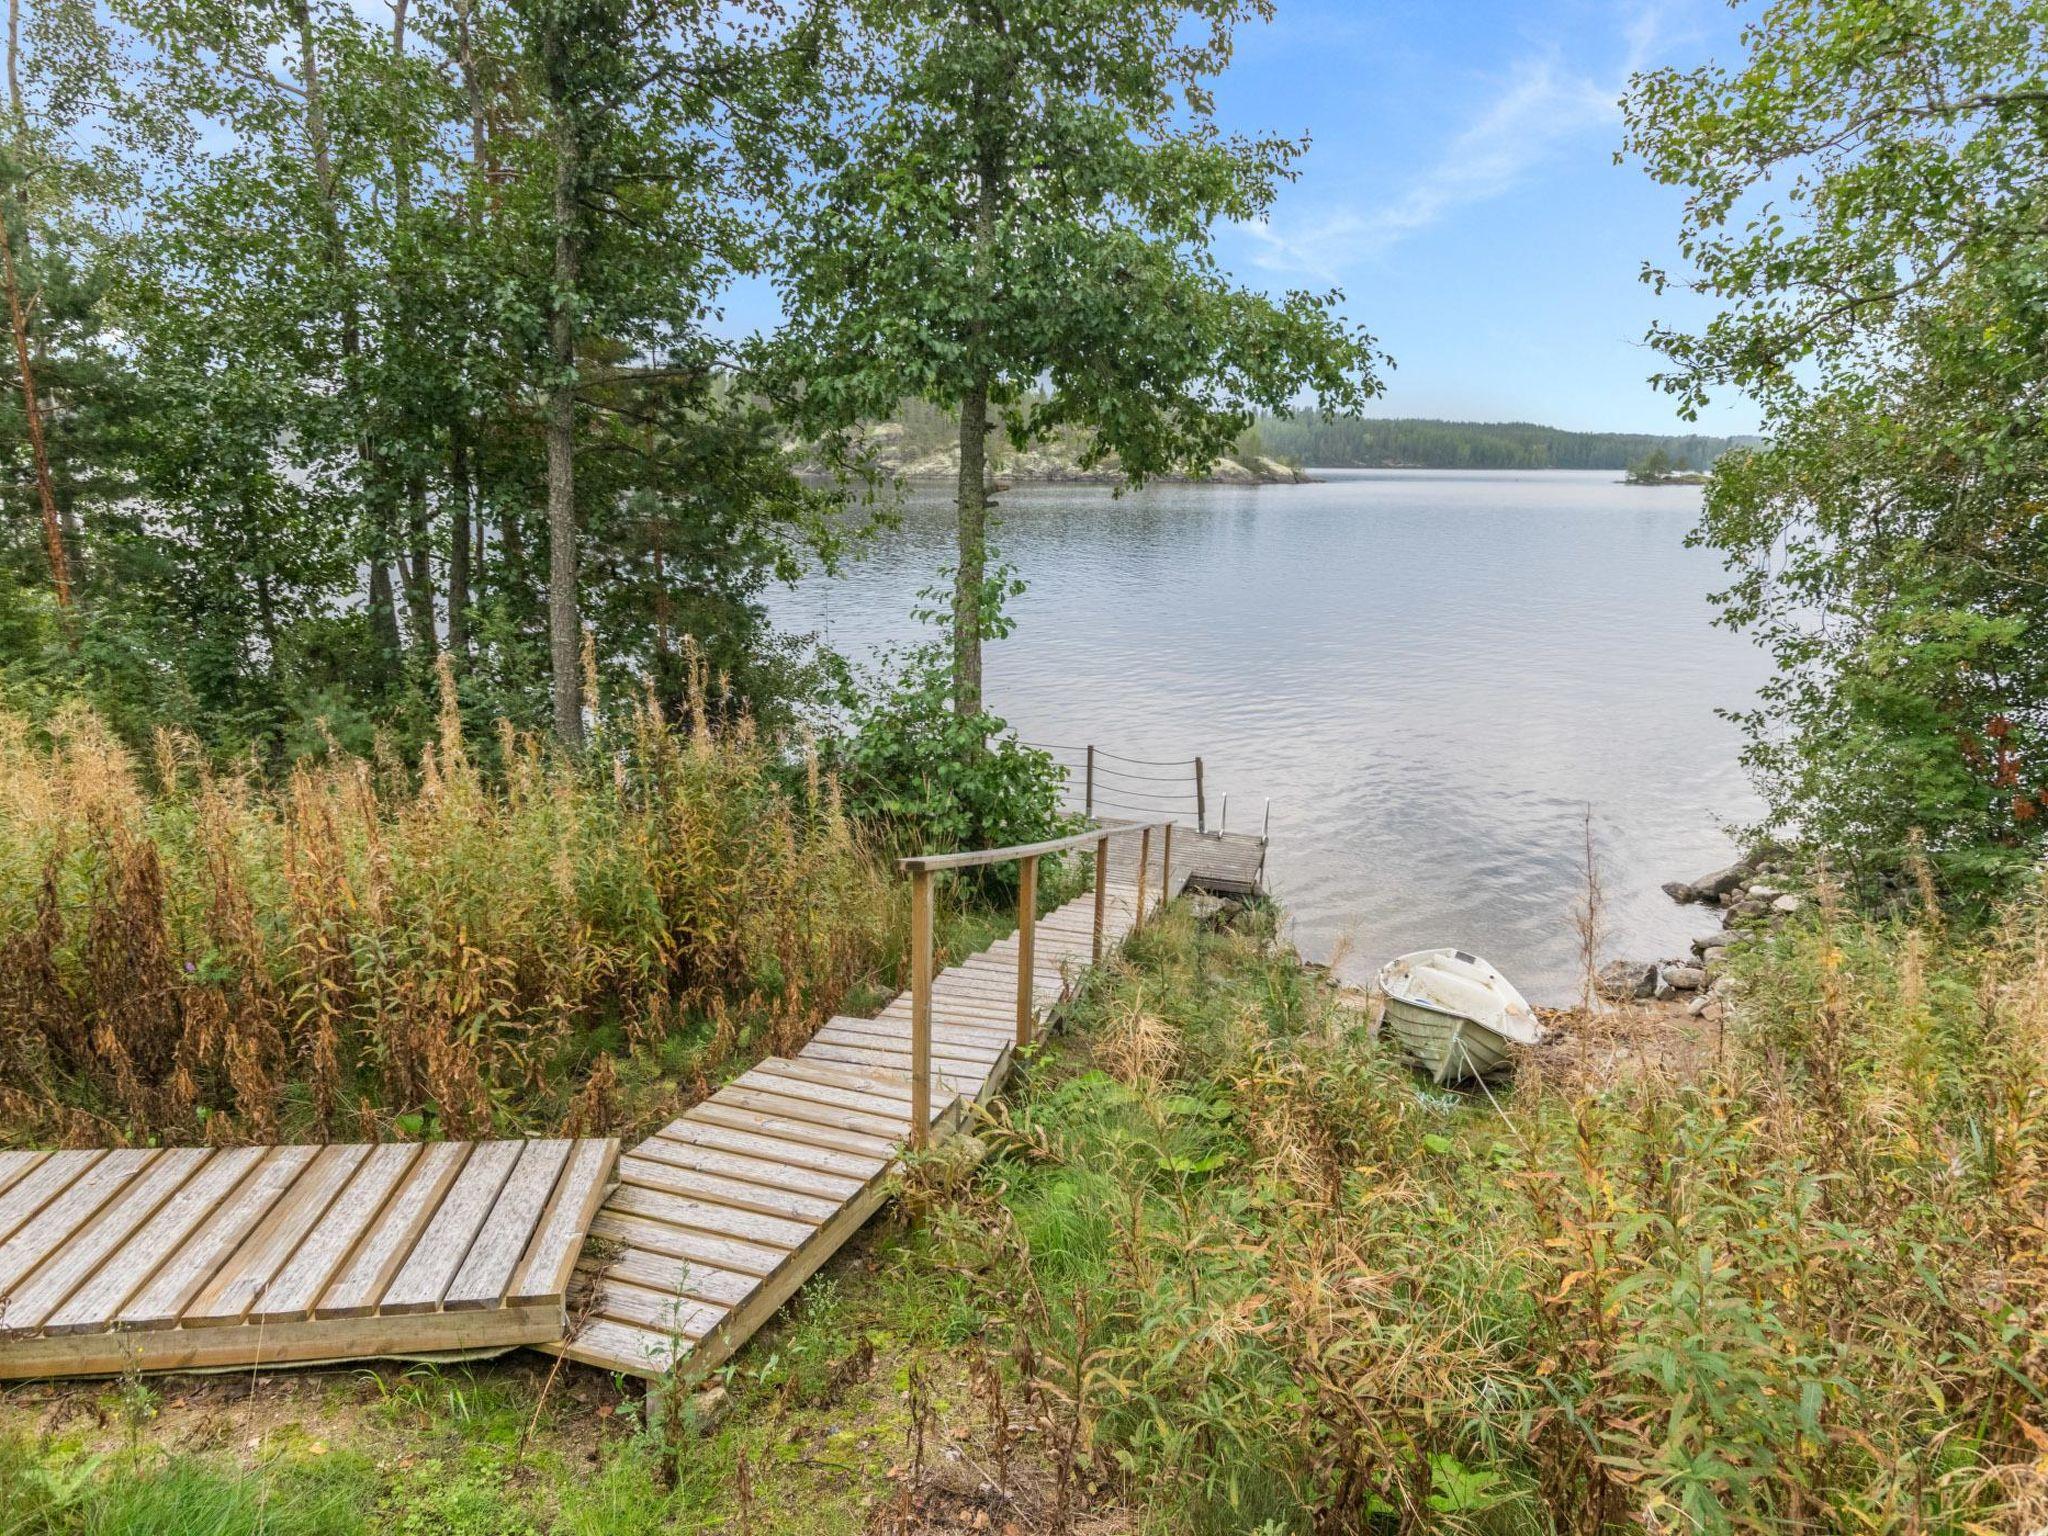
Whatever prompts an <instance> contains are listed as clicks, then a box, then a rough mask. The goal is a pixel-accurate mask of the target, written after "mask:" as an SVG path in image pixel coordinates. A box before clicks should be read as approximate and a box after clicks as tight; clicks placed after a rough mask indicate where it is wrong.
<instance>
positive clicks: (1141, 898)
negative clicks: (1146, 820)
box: [1131, 827, 1152, 928]
mask: <svg viewBox="0 0 2048 1536" xmlns="http://www.w3.org/2000/svg"><path fill="white" fill-rule="evenodd" d="M1151 862H1152V829H1151V828H1150V827H1147V828H1145V830H1144V831H1142V832H1140V833H1139V834H1138V910H1137V913H1136V915H1134V916H1133V917H1132V918H1131V927H1133V928H1137V927H1139V926H1140V925H1142V924H1143V923H1144V921H1145V866H1146V865H1148V864H1150V863H1151Z"/></svg>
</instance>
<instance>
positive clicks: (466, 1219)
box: [377, 1141, 520, 1317]
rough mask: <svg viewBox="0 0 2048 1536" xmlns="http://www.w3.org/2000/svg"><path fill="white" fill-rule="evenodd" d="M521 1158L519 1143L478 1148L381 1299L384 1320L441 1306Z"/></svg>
mask: <svg viewBox="0 0 2048 1536" xmlns="http://www.w3.org/2000/svg"><path fill="white" fill-rule="evenodd" d="M519 1154H520V1143H518V1142H516V1141H486V1142H480V1143H478V1145H477V1149H476V1150H475V1151H474V1152H472V1153H470V1155H469V1161H468V1162H466V1163H464V1164H463V1165H462V1172H461V1173H460V1174H459V1175H457V1177H456V1180H455V1182H454V1184H452V1185H451V1186H450V1187H449V1190H448V1193H447V1195H446V1196H445V1197H443V1199H442V1201H441V1208H440V1209H439V1210H437V1211H435V1212H434V1219H433V1220H432V1221H430V1222H428V1223H427V1226H426V1230H425V1231H423V1232H422V1233H420V1237H419V1241H418V1242H416V1243H414V1244H413V1248H412V1252H411V1253H410V1254H408V1255H407V1256H406V1260H405V1263H404V1264H402V1265H401V1266H400V1267H399V1270H398V1273H397V1275H396V1276H394V1277H393V1278H392V1281H391V1284H390V1286H389V1287H388V1288H387V1289H386V1290H385V1292H384V1294H383V1295H382V1296H381V1297H379V1298H378V1301H377V1313H378V1315H379V1316H380V1317H404V1316H410V1315H411V1314H414V1313H418V1312H432V1311H435V1310H436V1309H437V1308H439V1307H440V1305H441V1297H442V1295H443V1294H444V1293H445V1292H446V1291H447V1289H448V1285H449V1282H451V1281H452V1280H453V1279H454V1278H455V1272H456V1270H458V1269H459V1268H461V1267H462V1261H463V1259H464V1258H466V1257H467V1256H468V1254H469V1245H470V1244H471V1243H472V1242H474V1241H475V1240H476V1235H477V1233H478V1231H479V1230H481V1229H482V1227H483V1224H484V1219H485V1218H486V1217H487V1216H489V1215H490V1214H491V1207H492V1206H493V1205H494V1204H496V1203H497V1199H498V1191H499V1190H501V1189H503V1188H504V1187H505V1180H506V1179H508V1178H509V1177H511V1174H512V1168H513V1165H514V1164H516V1163H517V1162H518V1161H519Z"/></svg>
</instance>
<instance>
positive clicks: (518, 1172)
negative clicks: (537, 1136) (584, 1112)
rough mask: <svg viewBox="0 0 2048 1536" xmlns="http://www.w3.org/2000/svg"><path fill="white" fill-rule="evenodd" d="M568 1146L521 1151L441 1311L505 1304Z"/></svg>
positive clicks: (533, 1144) (536, 1145)
mask: <svg viewBox="0 0 2048 1536" xmlns="http://www.w3.org/2000/svg"><path fill="white" fill-rule="evenodd" d="M570 1145H571V1144H570V1143H569V1142H567V1141H564V1140H560V1139H555V1140H549V1141H529V1142H528V1143H526V1145H525V1146H524V1147H523V1148H521V1149H520V1153H519V1161H518V1163H517V1164H516V1165H515V1166H514V1167H513V1169H512V1173H511V1176H510V1177H509V1178H507V1179H506V1180H505V1187H504V1188H503V1189H501V1190H500V1191H499V1192H498V1199H497V1203H496V1204H494V1205H493V1206H492V1207H491V1213H490V1215H489V1216H487V1217H486V1218H485V1219H484V1225H483V1230H482V1231H480V1232H478V1233H477V1235H476V1241H474V1242H473V1243H471V1244H470V1245H469V1254H468V1256H467V1257H466V1258H464V1259H463V1261H462V1266H461V1268H459V1269H457V1270H456V1271H455V1278H454V1279H453V1280H451V1281H449V1282H448V1290H447V1293H446V1294H445V1295H443V1296H442V1298H441V1305H442V1306H444V1307H446V1308H447V1309H448V1310H449V1311H450V1312H461V1311H466V1310H473V1309H475V1308H477V1307H495V1306H497V1305H498V1304H499V1303H500V1302H501V1301H502V1300H503V1299H504V1296H505V1288H506V1287H507V1286H509V1285H510V1284H511V1283H512V1272H513V1271H514V1270H515V1269H517V1268H518V1267H519V1260H520V1257H521V1256H522V1255H523V1254H524V1253H525V1252H526V1245H527V1243H529V1242H530V1241H531V1240H532V1238H533V1228H534V1222H535V1219H536V1218H537V1217H538V1216H539V1215H540V1213H541V1212H543V1211H545V1210H546V1209H547V1205H548V1199H549V1197H550V1196H551V1195H553V1194H554V1191H555V1185H556V1183H557V1182H558V1181H559V1180H560V1178H561V1176H562V1169H563V1168H564V1167H565V1166H567V1164H568V1161H569V1149H570Z"/></svg>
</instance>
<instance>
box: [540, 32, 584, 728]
mask: <svg viewBox="0 0 2048 1536" xmlns="http://www.w3.org/2000/svg"><path fill="white" fill-rule="evenodd" d="M542 52H543V55H544V63H545V67H546V71H547V77H548V95H549V106H550V107H551V108H552V111H553V116H554V122H553V124H552V127H551V135H550V136H551V137H552V138H553V140H554V150H555V203H554V216H555V270H554V288H555V294H554V312H553V314H552V315H551V316H550V319H549V325H548V340H549V352H550V357H549V361H550V362H551V363H552V364H553V368H552V374H553V377H552V378H551V379H550V380H549V384H548V409H547V444H548V660H549V664H550V667H551V669H552V671H553V674H554V706H555V739H556V740H557V741H559V742H560V743H561V744H562V745H563V746H565V747H580V746H582V745H583V654H582V653H583V621H582V615H581V611H580V609H579V607H578V604H577V600H576V286H577V282H578V280H579V279H580V277H581V275H582V274H581V267H582V256H583V252H582V247H581V239H580V233H579V229H578V219H577V210H576V185H577V181H578V178H579V177H580V175H581V169H582V167H581V158H582V147H583V146H582V143H581V139H580V135H579V131H578V125H577V122H576V116H575V108H574V104H573V103H572V102H571V101H570V100H569V99H568V97H569V83H568V80H567V59H566V58H565V57H564V53H565V39H564V38H563V36H562V33H561V29H560V22H559V21H558V20H554V19H551V20H550V21H549V23H548V30H547V33H546V36H545V38H544V41H543V44H542Z"/></svg>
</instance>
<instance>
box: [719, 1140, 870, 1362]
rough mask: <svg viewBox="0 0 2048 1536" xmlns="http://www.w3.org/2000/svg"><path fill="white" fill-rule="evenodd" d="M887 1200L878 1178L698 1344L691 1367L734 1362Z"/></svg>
mask: <svg viewBox="0 0 2048 1536" xmlns="http://www.w3.org/2000/svg"><path fill="white" fill-rule="evenodd" d="M885 1198H887V1190H886V1187H885V1186H884V1185H883V1184H882V1183H881V1182H880V1181H879V1180H878V1181H877V1182H876V1183H874V1184H872V1185H870V1186H869V1187H868V1188H866V1189H864V1190H862V1191H861V1192H860V1194H858V1195H857V1196H855V1197H854V1198H853V1199H852V1200H849V1201H848V1202H847V1203H846V1205H845V1206H844V1207H843V1208H842V1209H841V1210H840V1212H839V1214H838V1215H837V1216H835V1217H833V1218H832V1220H831V1222H829V1223H828V1224H827V1225H826V1226H824V1227H821V1228H820V1229H819V1231H818V1235H817V1237H816V1238H815V1239H813V1240H812V1241H811V1242H809V1243H806V1244H805V1245H804V1247H803V1248H802V1249H800V1250H799V1251H798V1252H796V1253H794V1254H792V1255H790V1260H789V1262H788V1263H787V1264H785V1265H783V1267H782V1268H781V1269H779V1270H777V1271H776V1272H775V1273H774V1274H773V1275H772V1276H770V1277H769V1278H768V1279H767V1280H766V1281H764V1282H763V1283H762V1284H761V1285H758V1286H756V1287H755V1288H754V1292H753V1294H752V1295H750V1296H748V1297H747V1299H746V1300H745V1301H743V1302H741V1303H740V1304H739V1305H738V1306H736V1307H734V1308H733V1309H732V1311H731V1312H730V1313H728V1314H727V1316H726V1318H725V1320H724V1321H723V1322H722V1323H720V1324H719V1325H718V1326H717V1327H716V1328H714V1329H712V1331H711V1332H710V1333H709V1334H707V1335H706V1336H705V1337H704V1338H702V1339H700V1340H699V1341H698V1343H697V1347H696V1348H695V1349H693V1350H692V1351H691V1352H690V1356H689V1360H688V1367H689V1369H691V1370H693V1371H697V1370H704V1371H709V1370H716V1369H717V1368H718V1366H720V1365H721V1364H723V1363H724V1362H725V1361H726V1360H728V1359H729V1358H731V1356H732V1354H733V1352H734V1351H735V1350H737V1349H738V1348H739V1347H740V1346H741V1345H742V1344H744V1343H746V1342H747V1340H748V1339H750V1338H752V1337H753V1336H754V1334H755V1333H756V1332H757V1331H759V1329H760V1327H761V1325H762V1324H763V1323H765V1322H767V1321H768V1319H769V1318H771V1317H773V1316H774V1315H775V1311H776V1309H777V1308H778V1307H780V1306H781V1305H782V1304H783V1303H784V1302H785V1301H787V1300H789V1298H790V1297H792V1296H794V1295H795V1294H796V1291H797V1287H799V1286H800V1285H802V1284H803V1283H804V1282H805V1281H806V1280H808V1279H810V1277H811V1276H812V1275H813V1274H814V1273H816V1271H817V1269H818V1266H819V1265H821V1264H823V1263H824V1262H825V1261H826V1260H827V1259H829V1258H830V1257H832V1255H833V1254H835V1253H837V1252H838V1251H839V1249H840V1246H841V1245H842V1244H844V1243H845V1241H846V1240H847V1239H848V1238H849V1237H851V1236H853V1234H854V1233H855V1232H858V1231H859V1230H860V1228H861V1226H862V1224H863V1223H865V1222H866V1221H867V1219H868V1218H869V1217H870V1216H872V1215H874V1213H875V1212H876V1210H877V1209H879V1208H880V1206H881V1204H882V1201H883V1200H884V1199H885Z"/></svg>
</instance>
